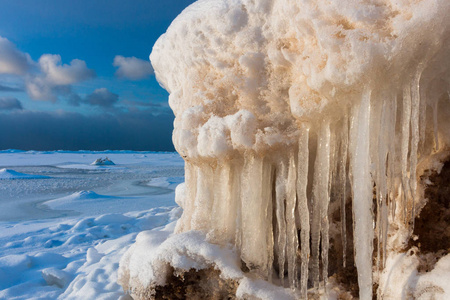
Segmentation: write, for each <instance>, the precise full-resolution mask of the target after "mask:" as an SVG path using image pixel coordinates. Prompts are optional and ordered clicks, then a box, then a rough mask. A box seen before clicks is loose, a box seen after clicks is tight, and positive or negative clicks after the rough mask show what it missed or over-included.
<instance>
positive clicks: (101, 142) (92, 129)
mask: <svg viewBox="0 0 450 300" xmlns="http://www.w3.org/2000/svg"><path fill="white" fill-rule="evenodd" d="M172 123H173V115H172V114H171V113H164V114H160V115H157V116H155V115H153V113H152V111H151V110H147V111H132V112H123V113H118V114H116V115H111V114H101V115H91V116H84V115H81V114H79V113H69V112H33V111H26V110H14V111H9V112H8V113H0V137H1V139H0V149H23V150H55V149H61V150H86V149H89V150H108V149H109V150H123V149H126V150H153V151H174V148H173V145H172V140H171V133H172V130H173V127H172Z"/></svg>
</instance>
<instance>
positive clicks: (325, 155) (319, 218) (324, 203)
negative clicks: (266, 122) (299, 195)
mask: <svg viewBox="0 0 450 300" xmlns="http://www.w3.org/2000/svg"><path fill="white" fill-rule="evenodd" d="M329 126H330V125H329V122H328V121H327V122H325V123H324V124H322V126H321V129H320V133H319V137H318V141H317V154H316V161H315V163H314V178H313V195H312V197H313V198H312V206H313V208H312V228H311V250H312V260H313V261H312V265H313V269H312V276H313V280H314V287H315V288H318V287H319V281H320V276H319V254H320V253H319V250H320V249H319V245H320V237H321V235H322V259H323V261H322V264H323V269H322V272H323V275H324V276H326V277H328V276H327V274H328V202H329V197H328V179H329V178H328V177H329V173H330V127H329ZM323 279H324V282H325V284H326V281H327V279H328V278H323Z"/></svg>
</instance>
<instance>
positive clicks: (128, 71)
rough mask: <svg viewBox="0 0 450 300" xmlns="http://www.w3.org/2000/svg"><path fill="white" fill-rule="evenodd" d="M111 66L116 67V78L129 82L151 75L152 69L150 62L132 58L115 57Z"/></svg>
mask: <svg viewBox="0 0 450 300" xmlns="http://www.w3.org/2000/svg"><path fill="white" fill-rule="evenodd" d="M113 66H114V67H117V68H118V69H117V71H116V76H117V77H120V78H127V79H131V80H139V79H144V78H146V77H148V76H149V75H151V74H153V67H152V64H151V63H150V61H147V60H143V59H139V58H136V57H134V56H132V57H124V56H122V55H116V57H114V62H113Z"/></svg>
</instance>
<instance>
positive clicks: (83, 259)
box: [0, 150, 184, 299]
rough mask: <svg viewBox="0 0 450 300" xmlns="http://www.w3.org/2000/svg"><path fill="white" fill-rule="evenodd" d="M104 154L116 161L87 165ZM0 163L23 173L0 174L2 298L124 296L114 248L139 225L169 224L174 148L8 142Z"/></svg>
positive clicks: (176, 177) (180, 173) (129, 239)
mask: <svg viewBox="0 0 450 300" xmlns="http://www.w3.org/2000/svg"><path fill="white" fill-rule="evenodd" d="M105 154H107V156H108V157H110V158H111V159H112V160H113V161H114V162H115V163H117V165H115V166H89V164H90V163H92V161H94V160H95V159H97V158H98V157H101V156H102V155H103V156H105ZM2 168H7V169H8V170H13V171H14V172H17V174H19V173H20V174H24V175H23V176H22V177H23V178H20V176H21V175H17V176H16V177H17V178H14V176H13V178H10V179H5V180H0V211H1V212H2V213H0V243H1V244H2V245H4V246H3V249H2V253H1V254H0V298H2V299H3V298H6V299H9V298H14V299H56V298H59V299H120V298H122V297H123V299H127V296H125V295H124V293H123V291H122V288H121V287H120V286H119V285H118V284H117V283H116V280H117V268H118V263H119V260H120V258H121V256H122V255H123V253H124V252H125V251H126V250H127V249H128V247H129V246H130V245H131V244H132V243H134V240H135V237H136V235H137V234H138V233H139V232H141V231H142V230H162V229H165V230H169V231H170V230H173V226H174V224H172V225H168V224H169V223H173V222H174V221H175V220H176V219H177V218H178V217H179V213H180V210H179V209H178V208H176V204H175V202H174V185H175V186H176V184H177V183H179V182H181V181H183V179H184V169H183V168H184V162H183V160H182V159H181V158H180V157H179V155H178V154H176V153H155V152H131V151H107V152H94V151H76V152H68V151H54V152H48V151H47V152H36V151H17V150H7V151H0V169H2ZM14 172H10V173H11V174H13V175H14V174H16V173H14ZM26 175H30V176H31V178H29V179H25V178H26V177H27V176H26ZM36 175H42V176H46V177H48V178H39V179H38V178H35V177H37V176H36ZM167 226H168V227H167Z"/></svg>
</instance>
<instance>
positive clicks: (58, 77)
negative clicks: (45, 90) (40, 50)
mask: <svg viewBox="0 0 450 300" xmlns="http://www.w3.org/2000/svg"><path fill="white" fill-rule="evenodd" d="M38 63H39V67H40V69H41V72H42V74H43V75H45V77H46V80H47V81H48V82H49V83H51V84H53V85H69V84H73V83H77V82H80V81H83V80H86V79H89V78H91V77H93V76H94V72H93V71H92V70H90V69H88V67H87V66H86V63H85V62H84V61H83V60H79V59H74V60H72V61H71V62H70V64H69V65H65V64H62V63H61V56H60V55H54V54H44V55H42V56H41V58H39V62H38Z"/></svg>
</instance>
